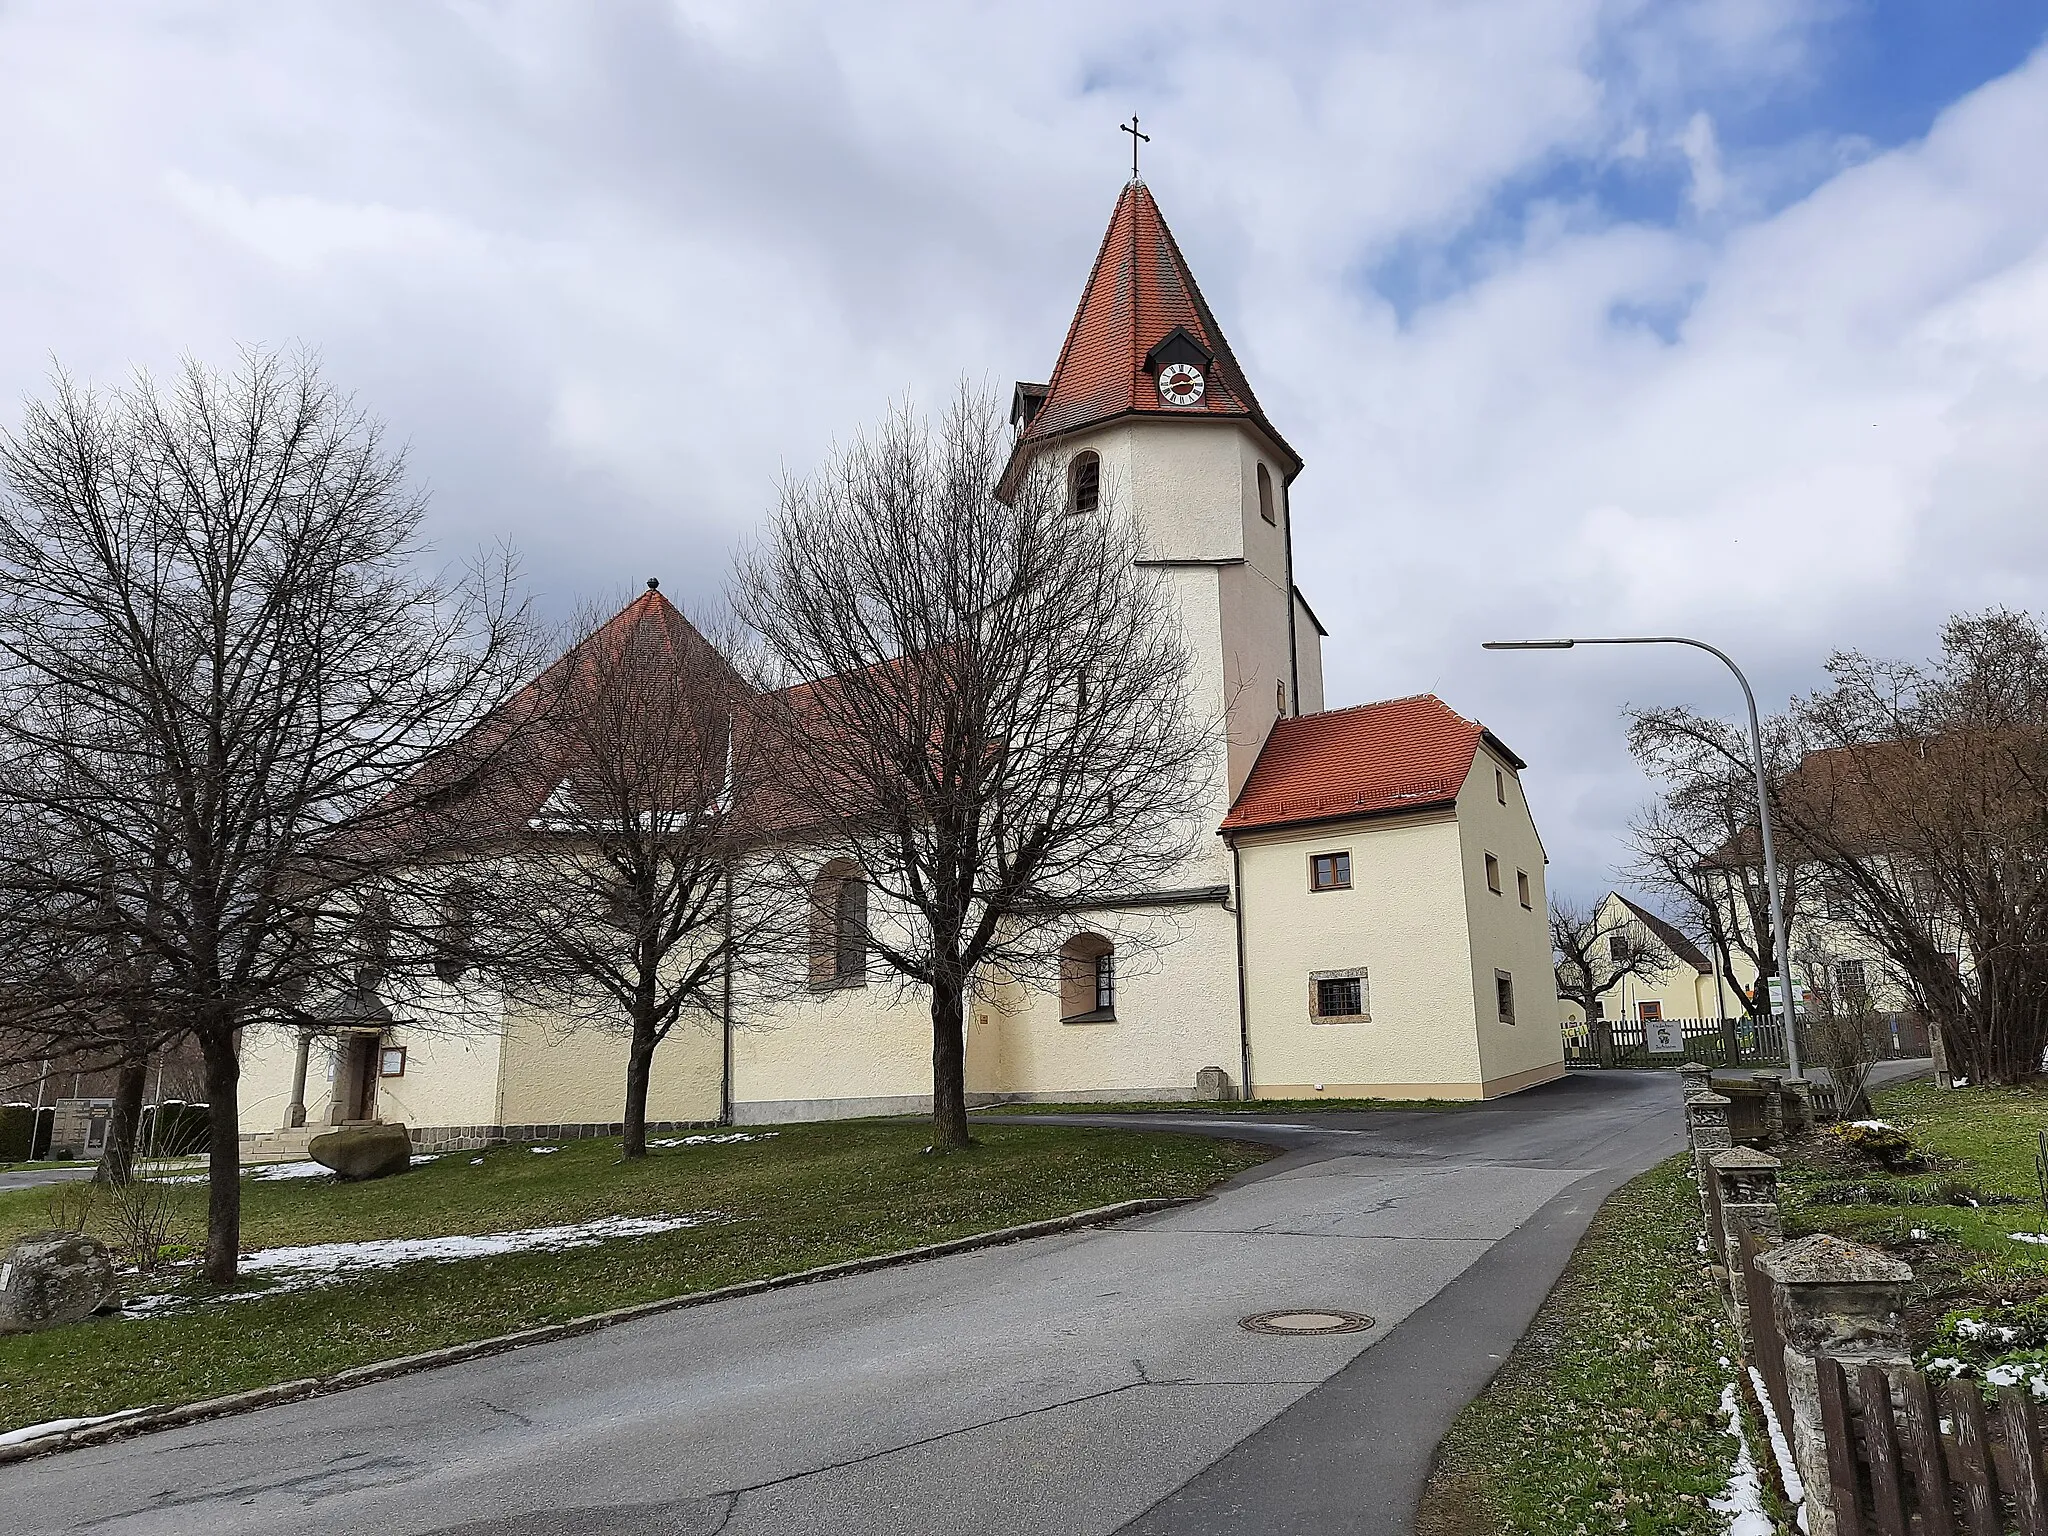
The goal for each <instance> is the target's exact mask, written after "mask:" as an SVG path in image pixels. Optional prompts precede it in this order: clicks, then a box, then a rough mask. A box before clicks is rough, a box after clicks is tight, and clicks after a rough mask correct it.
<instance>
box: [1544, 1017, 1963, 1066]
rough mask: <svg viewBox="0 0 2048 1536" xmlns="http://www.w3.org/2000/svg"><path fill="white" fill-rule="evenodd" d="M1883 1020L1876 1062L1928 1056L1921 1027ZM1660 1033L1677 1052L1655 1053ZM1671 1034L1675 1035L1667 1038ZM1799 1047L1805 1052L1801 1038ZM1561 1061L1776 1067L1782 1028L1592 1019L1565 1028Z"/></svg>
mask: <svg viewBox="0 0 2048 1536" xmlns="http://www.w3.org/2000/svg"><path fill="white" fill-rule="evenodd" d="M1881 1017H1882V1018H1883V1019H1884V1021H1885V1027H1886V1028H1885V1038H1884V1050H1883V1052H1882V1058H1883V1059H1885V1060H1904V1059H1906V1058H1909V1057H1920V1056H1925V1055H1926V1054H1927V1053H1928V1050H1929V1045H1928V1037H1927V1022H1926V1020H1924V1019H1921V1018H1919V1017H1918V1016H1917V1015H1914V1014H1910V1013H1894V1014H1885V1015H1882V1016H1881ZM1659 1026H1661V1027H1662V1030H1663V1038H1665V1039H1667V1040H1668V1039H1673V1038H1676V1039H1677V1040H1678V1041H1679V1042H1680V1047H1679V1049H1676V1050H1669V1051H1655V1050H1652V1049H1651V1047H1652V1046H1653V1045H1654V1044H1655V1043H1656V1041H1655V1039H1654V1038H1653V1035H1652V1031H1654V1030H1658V1029H1659ZM1673 1031H1675V1036H1674V1035H1673V1033H1672V1032H1673ZM1799 1038H1800V1043H1801V1045H1802V1047H1805V1054H1806V1056H1807V1057H1808V1058H1809V1059H1811V1057H1812V1054H1813V1052H1812V1049H1811V1047H1806V1044H1805V1043H1806V1034H1805V1032H1804V1031H1803V1030H1802V1031H1801V1033H1800V1036H1799ZM1564 1059H1565V1065H1566V1066H1572V1067H1675V1066H1677V1065H1678V1064H1679V1063H1680V1062H1682V1061H1697V1062H1700V1063H1702V1064H1703V1065H1705V1066H1709V1067H1782V1066H1784V1065H1785V1064H1786V1057H1785V1026H1784V1025H1783V1024H1781V1023H1779V1022H1778V1021H1777V1020H1775V1019H1752V1018H1734V1019H1728V1020H1725V1021H1724V1020H1720V1019H1661V1020H1658V1021H1656V1022H1655V1023H1645V1022H1644V1021H1642V1020H1640V1019H1603V1020H1596V1021H1595V1022H1594V1023H1593V1025H1592V1026H1591V1027H1590V1028H1588V1027H1587V1026H1586V1025H1584V1024H1567V1025H1566V1026H1565V1041H1564Z"/></svg>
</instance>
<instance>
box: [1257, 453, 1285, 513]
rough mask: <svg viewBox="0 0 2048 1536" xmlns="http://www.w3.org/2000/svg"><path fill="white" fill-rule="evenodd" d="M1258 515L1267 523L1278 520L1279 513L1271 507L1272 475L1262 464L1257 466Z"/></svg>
mask: <svg viewBox="0 0 2048 1536" xmlns="http://www.w3.org/2000/svg"><path fill="white" fill-rule="evenodd" d="M1259 516H1261V517H1263V518H1264V519H1265V520H1266V521H1267V522H1269V523H1274V524H1277V523H1278V522H1279V521H1280V514H1279V513H1278V512H1277V511H1275V510H1274V507H1273V476H1272V475H1271V473H1270V472H1268V470H1267V469H1266V466H1265V465H1263V464H1261V465H1260V466H1259Z"/></svg>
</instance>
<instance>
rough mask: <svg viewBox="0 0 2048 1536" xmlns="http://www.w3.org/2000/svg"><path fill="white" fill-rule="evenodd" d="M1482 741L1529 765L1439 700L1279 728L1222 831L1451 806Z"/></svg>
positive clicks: (1424, 697)
mask: <svg viewBox="0 0 2048 1536" xmlns="http://www.w3.org/2000/svg"><path fill="white" fill-rule="evenodd" d="M1481 741H1485V742H1487V743H1489V744H1490V745H1491V746H1492V747H1493V748H1494V749H1495V750H1496V751H1498V752H1499V753H1500V754H1501V756H1502V757H1503V758H1505V759H1506V760H1507V761H1508V762H1510V763H1512V764H1514V766H1515V767H1517V768H1520V767H1523V766H1524V764H1523V762H1522V760H1521V759H1520V758H1518V757H1516V756H1515V755H1514V753H1512V752H1510V751H1509V750H1508V749H1507V748H1506V747H1505V746H1503V745H1502V744H1501V743H1500V741H1499V739H1498V738H1496V737H1495V736H1494V735H1493V734H1492V733H1491V732H1490V731H1488V730H1487V729H1486V727H1485V726H1483V725H1481V724H1480V723H1479V722H1478V721H1476V720H1467V719H1466V718H1465V717H1464V716H1463V715H1460V714H1458V713H1457V712H1456V711H1454V710H1453V709H1451V707H1450V706H1449V705H1447V704H1445V703H1444V701H1443V700H1442V699H1439V698H1438V697H1437V696H1436V695H1435V694H1433V693H1419V694H1416V695H1415V696H1414V697H1413V698H1407V699H1388V700H1386V701H1385V702H1384V703H1379V704H1357V705H1353V706H1352V707H1351V708H1349V709H1333V710H1329V711H1327V712H1326V713H1323V714H1320V715H1297V716H1294V717H1293V718H1291V719H1285V720H1276V721H1275V722H1274V723H1273V730H1272V732H1271V734H1270V735H1268V736H1267V737H1266V744H1265V746H1263V747H1262V748H1260V749H1259V758H1258V761H1257V762H1256V763H1254V764H1253V765H1252V771H1251V775H1250V777H1248V778H1247V779H1246V780H1245V783H1244V788H1243V790H1241V791H1240V792H1239V794H1238V797H1237V803H1236V804H1235V805H1233V806H1231V808H1230V814H1229V815H1228V816H1226V817H1225V818H1224V820H1223V831H1224V832H1225V833H1230V832H1243V831H1249V830H1251V829H1253V828H1258V827H1284V826H1289V825H1291V824H1293V823H1296V822H1306V821H1334V820H1340V819H1343V818H1346V817H1352V816H1373V815H1385V814H1388V813H1392V812H1398V811H1421V810H1429V809H1431V808H1434V807H1440V806H1445V805H1449V804H1451V803H1452V802H1454V801H1455V800H1456V799H1457V798H1458V791H1459V789H1460V788H1462V787H1463V785H1464V783H1465V778H1466V776H1467V775H1468V774H1469V773H1471V771H1472V759H1473V756H1474V754H1475V753H1477V752H1478V750H1479V744H1480V742H1481Z"/></svg>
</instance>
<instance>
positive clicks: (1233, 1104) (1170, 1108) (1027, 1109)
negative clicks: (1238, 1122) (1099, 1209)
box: [974, 1098, 1478, 1115]
mask: <svg viewBox="0 0 2048 1536" xmlns="http://www.w3.org/2000/svg"><path fill="white" fill-rule="evenodd" d="M1477 1102H1478V1101H1477V1100H1474V1099H1329V1098H1315V1099H1249V1100H1246V1099H1224V1100H1220V1101H1219V1100H1213V1099H1203V1100H1199V1101H1197V1100H1189V1099H1127V1100H1120V1101H1118V1102H1116V1103H1111V1104H1093V1103H1073V1104H1035V1103H1034V1104H987V1105H984V1106H982V1107H981V1108H980V1109H977V1110H975V1111H974V1113H975V1114H978V1115H1305V1114H1312V1113H1314V1112H1315V1111H1317V1110H1326V1111H1327V1110H1333V1109H1341V1110H1347V1111H1349V1110H1364V1109H1371V1110H1386V1109H1470V1108H1472V1107H1473V1105H1474V1104H1475V1103H1477Z"/></svg>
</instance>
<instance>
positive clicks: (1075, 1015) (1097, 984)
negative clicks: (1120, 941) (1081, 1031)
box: [1060, 933, 1116, 1024]
mask: <svg viewBox="0 0 2048 1536" xmlns="http://www.w3.org/2000/svg"><path fill="white" fill-rule="evenodd" d="M1115 1018H1116V947H1115V946H1114V945H1113V944H1111V943H1110V942H1109V940H1107V939H1105V938H1104V937H1103V936H1102V935H1101V934H1099V933H1077V934H1075V935H1074V936H1073V937H1072V938H1071V939H1069V940H1067V942H1066V943H1065V944H1063V945H1061V946H1060V1019H1061V1021H1062V1022H1064V1023H1068V1024H1098V1023H1108V1022H1110V1021H1112V1020H1114V1019H1115Z"/></svg>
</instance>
